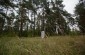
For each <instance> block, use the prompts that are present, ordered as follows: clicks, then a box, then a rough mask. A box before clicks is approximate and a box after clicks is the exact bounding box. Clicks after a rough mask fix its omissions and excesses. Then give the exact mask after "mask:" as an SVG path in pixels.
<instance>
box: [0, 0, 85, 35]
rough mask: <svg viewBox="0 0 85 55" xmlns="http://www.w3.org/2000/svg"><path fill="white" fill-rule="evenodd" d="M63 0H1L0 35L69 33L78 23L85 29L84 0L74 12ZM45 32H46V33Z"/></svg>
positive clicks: (84, 31) (82, 29) (83, 31)
mask: <svg viewBox="0 0 85 55" xmlns="http://www.w3.org/2000/svg"><path fill="white" fill-rule="evenodd" d="M62 2H63V0H0V35H7V34H10V35H11V36H13V35H17V36H20V37H22V36H40V35H41V33H42V35H44V34H45V35H47V36H51V35H68V34H70V33H71V32H72V31H71V27H72V26H73V25H75V24H76V25H78V27H79V28H80V30H79V31H80V32H81V33H83V34H84V33H85V25H84V24H85V22H84V21H85V19H84V13H85V9H84V7H85V6H84V4H83V2H82V0H80V2H82V4H81V3H80V2H79V3H78V5H76V7H75V16H76V18H73V17H72V15H71V14H70V13H68V12H67V11H66V10H65V9H64V7H65V6H64V5H63V4H62ZM43 33H44V34H43Z"/></svg>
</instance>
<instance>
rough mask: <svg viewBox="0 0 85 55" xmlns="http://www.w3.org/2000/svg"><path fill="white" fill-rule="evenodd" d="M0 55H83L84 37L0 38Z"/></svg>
mask: <svg viewBox="0 0 85 55" xmlns="http://www.w3.org/2000/svg"><path fill="white" fill-rule="evenodd" d="M0 55H85V37H84V36H74V37H71V36H55V37H49V38H45V39H41V38H39V37H35V38H28V37H27V38H24V37H23V38H18V37H1V38H0Z"/></svg>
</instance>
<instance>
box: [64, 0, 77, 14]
mask: <svg viewBox="0 0 85 55" xmlns="http://www.w3.org/2000/svg"><path fill="white" fill-rule="evenodd" d="M77 3H78V0H64V1H63V4H64V5H65V10H67V11H68V12H69V13H71V14H74V8H75V6H76V4H77Z"/></svg>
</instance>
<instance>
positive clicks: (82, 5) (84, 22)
mask: <svg viewBox="0 0 85 55" xmlns="http://www.w3.org/2000/svg"><path fill="white" fill-rule="evenodd" d="M75 9H76V10H75V14H76V15H77V17H78V19H77V20H78V24H79V28H80V31H81V33H83V34H85V2H84V0H80V1H79V3H78V4H77V5H76V7H75Z"/></svg>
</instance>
